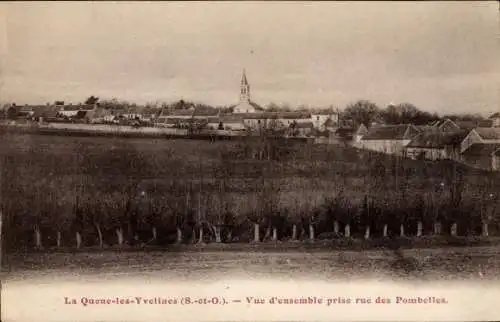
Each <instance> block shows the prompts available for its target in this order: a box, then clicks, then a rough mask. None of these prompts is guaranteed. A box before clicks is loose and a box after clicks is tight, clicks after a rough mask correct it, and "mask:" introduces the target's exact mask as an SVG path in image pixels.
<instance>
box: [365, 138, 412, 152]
mask: <svg viewBox="0 0 500 322" xmlns="http://www.w3.org/2000/svg"><path fill="white" fill-rule="evenodd" d="M409 143H410V140H366V141H361V146H362V147H363V148H364V149H366V150H371V151H377V152H382V153H386V154H402V152H403V149H404V147H405V146H407V145H408V144H409Z"/></svg>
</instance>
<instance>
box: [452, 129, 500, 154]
mask: <svg viewBox="0 0 500 322" xmlns="http://www.w3.org/2000/svg"><path fill="white" fill-rule="evenodd" d="M475 143H483V144H486V143H500V128H498V127H477V128H475V129H472V130H471V131H470V132H469V134H468V135H467V136H466V137H465V138H464V140H463V141H462V143H461V144H460V152H464V151H465V150H467V149H468V148H469V147H470V146H471V145H473V144H475Z"/></svg>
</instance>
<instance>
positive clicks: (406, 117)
mask: <svg viewBox="0 0 500 322" xmlns="http://www.w3.org/2000/svg"><path fill="white" fill-rule="evenodd" d="M381 117H382V119H383V120H384V122H385V123H387V124H416V125H422V124H428V123H429V122H431V121H433V120H435V119H436V117H435V116H433V115H431V114H430V113H428V112H424V111H421V110H419V109H418V108H417V107H415V105H413V104H411V103H401V104H397V105H392V104H391V105H389V106H387V108H385V109H384V110H382V111H381Z"/></svg>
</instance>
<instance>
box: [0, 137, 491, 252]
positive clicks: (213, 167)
mask: <svg viewBox="0 0 500 322" xmlns="http://www.w3.org/2000/svg"><path fill="white" fill-rule="evenodd" d="M0 156H1V157H2V198H3V203H4V215H5V222H4V232H5V235H6V240H5V244H4V245H5V246H6V248H7V249H8V250H11V251H15V250H20V249H25V248H33V247H37V248H40V247H41V246H43V247H45V248H47V247H55V246H59V247H75V246H81V247H94V246H98V247H109V246H113V245H115V246H116V245H117V244H118V245H124V244H143V243H149V244H162V245H165V244H170V243H174V242H175V241H176V238H179V235H181V236H180V237H181V240H180V242H181V243H193V242H196V241H201V242H205V243H209V242H216V241H217V240H218V239H220V241H221V242H229V243H234V242H248V241H251V240H252V239H254V236H255V229H256V227H255V225H258V227H257V229H258V234H259V239H260V240H262V239H263V240H270V239H276V240H289V239H293V237H295V238H297V239H308V238H310V237H311V227H312V229H314V234H313V235H314V237H316V238H320V239H325V238H327V237H326V236H330V237H328V238H333V237H335V236H334V235H332V233H333V231H334V224H335V222H337V223H338V224H339V225H338V229H339V232H340V233H344V231H345V229H346V227H347V225H349V227H350V233H351V235H352V237H353V238H362V237H363V235H364V234H365V231H366V227H370V228H371V231H370V233H371V235H372V236H373V237H377V236H378V237H380V236H381V235H382V230H383V229H385V228H384V227H383V225H384V224H387V225H388V227H387V233H388V235H389V236H395V235H399V234H400V230H401V227H400V226H401V225H403V226H404V233H405V234H406V235H408V236H414V235H415V234H416V233H417V222H420V223H421V224H422V225H421V226H422V234H423V235H428V234H430V233H431V232H432V231H433V223H435V222H436V221H440V222H441V223H442V225H443V228H442V233H443V234H445V235H446V234H449V233H450V227H451V225H452V224H453V223H458V228H457V230H458V232H457V233H458V235H462V236H463V235H478V234H481V229H482V228H483V229H484V227H482V223H483V222H485V220H487V222H488V224H489V231H490V234H491V235H496V234H497V233H498V231H500V229H499V227H500V226H499V221H498V215H497V205H498V197H497V196H496V192H497V191H500V186H499V185H500V180H497V179H498V178H497V177H498V175H497V174H486V173H484V172H481V171H477V170H470V169H467V168H464V167H462V166H460V165H457V164H453V163H450V162H422V161H413V160H404V159H396V158H394V157H391V156H387V155H380V154H377V153H372V152H368V151H360V150H356V149H353V148H345V147H341V146H329V145H312V144H307V143H294V144H290V143H289V142H286V141H279V140H271V139H268V138H262V139H260V140H257V139H255V138H254V139H251V140H248V141H239V142H233V141H196V140H169V141H165V140H154V139H120V138H97V137H96V138H88V137H60V136H41V135H29V134H7V133H3V134H2V137H1V148H0ZM142 191H144V192H146V196H147V198H143V199H141V198H140V193H141V192H142ZM492 192H495V195H493V194H492ZM295 233H296V236H295V235H294V234H295ZM336 235H338V234H336ZM77 240H78V241H77ZM217 242H219V241H217Z"/></svg>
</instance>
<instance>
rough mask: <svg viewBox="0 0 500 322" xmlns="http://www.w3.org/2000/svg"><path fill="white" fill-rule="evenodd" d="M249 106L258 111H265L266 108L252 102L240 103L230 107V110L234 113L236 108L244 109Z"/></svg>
mask: <svg viewBox="0 0 500 322" xmlns="http://www.w3.org/2000/svg"><path fill="white" fill-rule="evenodd" d="M247 104H248V105H249V108H254V109H256V110H257V111H264V108H263V107H262V106H260V105H259V104H257V103H255V102H253V101H250V102H248V103H247V102H243V103H239V104H235V105H232V106H230V108H231V109H232V110H233V111H234V108H235V107H237V106H238V107H244V106H245V105H247ZM243 109H246V108H243Z"/></svg>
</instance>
